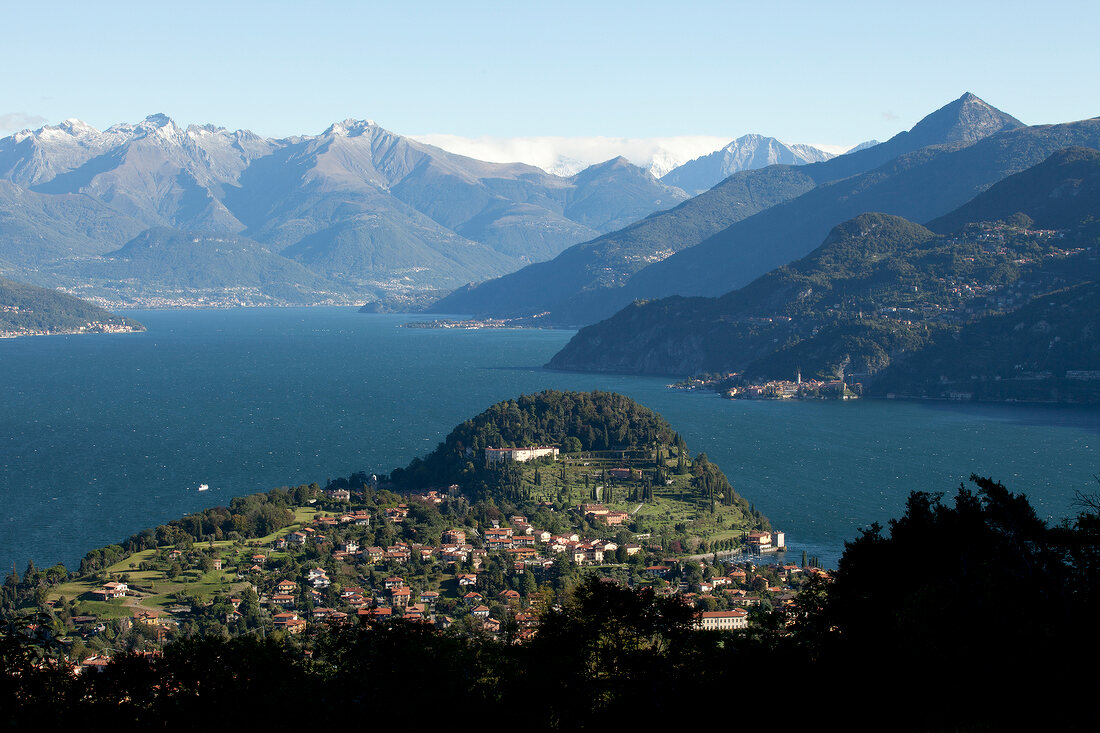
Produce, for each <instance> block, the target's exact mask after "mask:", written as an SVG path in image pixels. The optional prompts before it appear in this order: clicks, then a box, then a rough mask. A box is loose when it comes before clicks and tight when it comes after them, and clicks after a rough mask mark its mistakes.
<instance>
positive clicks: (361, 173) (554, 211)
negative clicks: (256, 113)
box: [0, 115, 687, 302]
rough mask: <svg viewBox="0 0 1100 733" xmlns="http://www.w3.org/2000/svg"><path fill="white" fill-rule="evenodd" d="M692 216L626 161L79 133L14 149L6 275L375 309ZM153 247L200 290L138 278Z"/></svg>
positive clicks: (220, 136) (149, 122) (124, 129)
mask: <svg viewBox="0 0 1100 733" xmlns="http://www.w3.org/2000/svg"><path fill="white" fill-rule="evenodd" d="M686 198H687V195H686V194H685V193H684V192H683V191H681V190H679V189H677V188H674V187H671V186H668V185H665V184H663V183H661V182H660V181H658V180H657V179H656V178H654V177H653V176H652V175H650V174H649V173H647V172H645V171H643V170H641V169H639V168H637V167H636V166H632V165H630V164H629V163H626V162H625V161H624V160H622V159H616V160H612V161H608V162H606V163H603V164H601V165H597V166H592V167H590V168H588V169H586V170H584V171H581V172H580V173H578V174H576V175H574V176H571V177H568V178H563V177H559V176H553V175H550V174H547V173H545V172H543V171H542V170H540V169H538V168H535V167H533V166H529V165H523V164H499V163H484V162H481V161H476V160H473V159H470V158H465V157H462V156H459V155H454V154H452V153H447V152H445V151H443V150H440V149H438V148H434V147H431V146H429V145H424V144H422V143H417V142H415V141H412V140H410V139H408V138H404V137H402V136H400V135H396V134H394V133H391V132H389V131H387V130H385V129H383V128H381V127H379V126H377V125H375V124H374V123H372V122H369V121H354V120H347V121H345V122H342V123H338V124H334V125H332V126H331V127H330V128H329V129H328V130H326V131H325V132H324V133H322V134H321V135H317V136H302V137H293V138H285V139H279V140H274V139H265V138H261V137H258V136H256V135H254V134H252V133H250V132H247V131H240V130H238V131H236V132H230V131H227V130H225V129H223V128H218V127H214V126H211V125H203V126H194V125H193V126H190V127H188V128H186V129H181V128H179V127H178V126H176V125H175V123H174V122H173V121H172V120H170V119H169V118H167V117H165V116H164V115H151V116H149V117H148V118H146V119H145V120H143V121H142V122H140V123H138V124H120V125H115V126H113V127H111V128H109V129H107V130H104V131H99V130H96V129H94V128H92V127H90V126H88V125H86V124H84V123H81V122H79V121H76V120H69V121H66V122H64V123H62V124H60V125H57V126H49V127H44V128H41V129H38V130H35V131H24V132H21V133H18V134H16V135H12V136H10V137H7V138H4V139H2V140H0V272H2V273H4V274H7V275H10V276H13V277H17V278H19V279H23V280H27V281H32V282H38V283H40V284H48V285H66V286H81V287H86V288H90V289H92V290H96V291H97V292H99V293H101V294H110V293H115V294H116V295H117V296H118V298H119V299H121V300H126V299H128V298H129V299H132V298H136V297H140V296H139V293H149V292H153V291H156V290H157V289H158V288H160V287H162V286H163V287H164V288H166V289H173V288H175V287H176V286H177V285H179V284H180V283H185V285H184V287H183V290H184V291H186V292H185V293H176V295H179V296H180V297H181V298H182V299H184V300H186V299H187V298H188V297H194V298H200V297H208V296H211V295H213V296H215V297H218V298H223V297H224V298H225V299H226V300H227V302H234V301H233V299H234V297H235V294H234V293H233V292H232V289H233V287H236V286H239V287H240V288H244V289H245V290H246V291H247V290H248V288H250V287H251V285H250V282H252V281H255V280H257V279H262V280H263V281H264V282H265V284H266V286H268V291H269V292H270V291H280V292H284V293H287V292H296V293H298V294H299V296H298V297H300V298H301V299H299V300H294V301H290V302H327V301H328V299H329V298H330V297H331V296H334V295H335V296H336V297H337V298H345V299H348V300H354V299H369V298H372V297H385V296H388V295H391V294H402V293H407V292H408V291H410V290H418V289H427V290H430V289H433V288H451V287H455V286H457V285H460V284H462V283H465V282H469V281H472V280H480V279H484V278H486V277H491V276H493V275H499V274H503V273H506V272H509V271H512V270H514V269H516V268H517V267H519V266H521V265H523V264H525V263H528V262H533V261H538V260H542V259H545V258H547V257H550V256H553V255H555V254H557V253H558V252H560V251H561V250H562V249H563V248H565V247H567V246H569V245H571V244H573V243H576V242H579V241H583V240H586V239H591V238H592V237H594V236H597V235H599V234H600V233H602V232H607V231H612V230H615V229H618V228H621V227H623V226H624V225H626V224H628V223H630V222H633V221H634V220H636V219H638V218H641V217H643V216H645V215H647V214H649V213H651V212H653V211H655V210H658V209H661V208H668V207H671V206H674V205H676V204H678V203H680V202H681V201H683V200H685V199H686ZM149 229H154V230H155V231H154V232H153V233H152V234H149V236H147V237H146V238H145V239H144V240H142V242H138V243H135V247H136V248H137V249H141V247H143V246H146V245H148V244H149V241H151V240H156V241H157V242H158V243H159V244H158V247H159V250H160V251H161V252H162V253H165V254H166V256H167V261H171V262H174V263H177V264H180V265H181V266H182V263H183V261H184V260H186V261H187V262H188V263H189V264H188V267H189V268H191V271H192V273H191V276H186V275H185V274H184V273H182V272H181V271H175V272H168V271H161V270H160V269H158V268H157V266H156V265H157V260H156V259H153V260H149V261H148V262H147V266H143V267H142V268H141V269H140V272H138V271H130V270H128V269H127V266H128V265H127V263H131V262H135V260H134V259H133V258H132V257H130V256H129V254H130V253H128V252H127V251H124V250H121V249H120V247H122V245H124V244H126V243H127V242H129V241H130V240H132V239H133V238H134V237H136V236H137V235H139V234H141V233H142V232H145V231H146V230H149ZM192 234H197V235H198V237H199V239H200V240H201V241H203V242H207V243H209V242H210V241H212V240H211V238H222V240H223V241H222V244H223V245H224V244H225V243H226V242H228V241H230V239H232V241H234V242H236V243H237V245H239V246H245V243H246V241H249V242H252V243H254V244H256V245H260V247H259V248H257V247H256V246H252V245H248V246H246V247H245V248H246V249H248V248H250V249H251V250H252V251H253V254H254V255H255V256H256V257H257V258H258V259H256V260H255V264H256V266H257V268H258V269H255V270H253V271H252V272H250V273H248V274H247V276H245V273H244V270H241V269H237V270H234V267H238V266H239V267H242V268H245V269H247V267H246V266H245V264H244V262H243V261H242V260H240V259H238V260H237V261H236V265H234V266H233V267H228V269H223V268H224V267H225V266H226V264H227V262H228V261H227V260H226V258H225V257H224V256H221V255H224V254H225V253H224V251H223V252H221V254H218V253H216V252H214V251H213V250H211V249H210V248H208V247H193V246H190V245H191V244H194V242H191V240H192V239H194V236H192ZM227 237H228V238H229V239H226V238H227ZM189 243H190V244H189ZM237 245H235V246H237ZM180 247H186V248H187V249H188V251H187V252H186V253H184V252H179V251H177V250H178V249H179V248H180ZM132 249H133V248H132ZM260 249H263V252H260ZM223 250H224V247H223ZM261 255H262V256H261ZM261 261H262V263H263V264H261ZM276 263H278V264H276ZM238 275H240V276H242V277H244V279H242V280H239V281H237V282H234V281H233V279H234V277H236V276H238ZM131 280H140V283H138V284H137V287H131V286H130V285H129V284H127V281H131ZM204 281H206V282H219V283H223V284H224V289H223V290H219V291H217V292H216V293H211V292H205V291H203V290H202V288H203V286H202V285H201V284H200V283H201V282H204ZM188 293H189V295H188ZM242 294H244V295H245V296H246V297H245V300H246V301H247V302H253V301H252V300H251V295H248V293H247V292H243V291H242V292H238V293H236V295H242ZM268 301H270V298H267V299H266V300H265V299H261V300H260V301H257V302H268Z"/></svg>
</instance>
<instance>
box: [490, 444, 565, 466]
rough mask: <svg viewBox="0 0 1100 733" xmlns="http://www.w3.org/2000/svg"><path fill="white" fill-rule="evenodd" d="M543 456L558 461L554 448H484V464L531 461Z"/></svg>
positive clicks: (555, 448) (556, 450) (556, 451)
mask: <svg viewBox="0 0 1100 733" xmlns="http://www.w3.org/2000/svg"><path fill="white" fill-rule="evenodd" d="M543 456H550V457H551V458H553V459H554V460H555V461H556V460H558V449H557V447H556V446H541V445H540V446H538V447H537V448H486V449H485V463H487V464H488V463H504V462H506V461H519V462H520V463H523V462H525V461H532V460H534V459H536V458H542V457H543Z"/></svg>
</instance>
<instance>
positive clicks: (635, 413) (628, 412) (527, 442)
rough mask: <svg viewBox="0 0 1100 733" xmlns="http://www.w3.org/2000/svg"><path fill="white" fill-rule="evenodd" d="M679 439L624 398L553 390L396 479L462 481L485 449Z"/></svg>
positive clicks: (468, 432) (488, 419)
mask: <svg viewBox="0 0 1100 733" xmlns="http://www.w3.org/2000/svg"><path fill="white" fill-rule="evenodd" d="M675 437H676V434H675V432H674V431H673V430H672V428H671V426H669V424H668V423H667V422H666V421H665V420H664V418H662V417H661V416H660V415H658V414H657V413H655V412H653V411H652V410H650V409H649V408H648V407H645V406H644V405H640V404H638V403H637V402H635V401H634V400H632V399H630V398H629V397H624V396H623V395H621V394H617V393H615V392H559V391H555V390H548V391H545V392H539V393H538V394H533V395H523V396H521V397H519V398H517V399H514V400H507V401H505V402H498V403H497V404H495V405H493V406H492V407H490V408H489V409H487V410H485V411H484V412H482V413H481V414H480V415H478V416H477V417H474V418H472V419H470V420H467V421H466V422H464V423H462V424H461V425H459V426H458V427H456V428H455V429H454V430H452V431H451V433H450V434H449V435H448V436H447V438H446V439H445V440H444V441H443V443H441V444H440V445H439V446H438V447H437V448H436V449H435V450H434V451H432V452H431V453H430V454H428V455H427V456H426V457H424V458H423V459H419V458H418V459H415V460H414V461H413V462H412V463H411V464H409V467H408V468H407V469H399V470H397V471H395V472H394V473H393V476H392V478H393V479H394V481H396V482H397V483H398V484H400V485H407V486H415V485H438V484H446V483H461V482H462V481H461V479H462V477H463V476H467V475H469V474H470V473H471V472H472V471H474V470H475V468H476V467H477V466H478V465H479V464H480V463H482V462H483V461H484V449H485V448H516V447H520V448H522V447H531V446H542V445H553V446H559V447H562V448H563V449H564V450H568V449H569V448H568V447H567V443H568V445H569V446H572V449H573V450H578V451H579V450H586V451H601V450H614V449H625V448H632V447H644V446H652V445H655V444H657V443H663V444H670V443H673V442H675ZM574 441H575V442H574Z"/></svg>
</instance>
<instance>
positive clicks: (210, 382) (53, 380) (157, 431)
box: [0, 308, 1100, 572]
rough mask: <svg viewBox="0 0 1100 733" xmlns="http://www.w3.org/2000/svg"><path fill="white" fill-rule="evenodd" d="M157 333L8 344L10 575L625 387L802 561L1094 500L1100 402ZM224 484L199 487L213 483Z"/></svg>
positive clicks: (531, 349) (350, 340)
mask: <svg viewBox="0 0 1100 733" xmlns="http://www.w3.org/2000/svg"><path fill="white" fill-rule="evenodd" d="M127 315H132V316H133V317H135V318H138V319H139V320H141V321H142V322H143V323H145V324H146V325H147V326H148V329H149V330H148V331H147V332H146V333H143V334H118V335H115V334H107V335H94V336H56V337H42V338H23V339H8V340H3V341H0V378H2V381H3V387H2V391H0V502H2V505H3V507H4V510H3V515H2V517H0V568H10V567H11V565H12V564H13V563H14V564H15V565H16V566H17V569H18V570H19V571H20V572H21V571H22V569H23V567H25V565H26V563H27V560H28V559H33V560H34V562H35V563H36V564H38V565H49V564H53V563H55V562H64V563H65V564H66V565H68V566H69V567H71V568H72V567H75V566H76V564H77V562H78V561H79V558H80V557H81V556H83V554H84V553H85V552H87V551H88V550H90V549H92V548H95V547H99V546H101V545H105V544H110V543H112V542H116V541H119V540H122V539H124V538H126V537H128V536H129V535H130V534H132V533H134V532H136V531H138V530H140V529H142V528H145V527H151V526H155V525H157V524H160V523H163V522H165V521H167V520H169V519H173V518H175V517H178V516H181V515H183V514H185V513H187V512H190V511H194V510H197V509H201V508H203V507H206V506H210V505H214V504H223V503H225V502H227V501H228V500H229V499H230V498H231V497H233V496H237V495H242V494H248V493H252V492H255V491H263V490H267V489H270V488H273V487H276V486H286V485H294V484H298V483H309V482H313V481H317V482H319V483H321V484H324V482H325V480H326V479H327V478H329V477H336V476H342V475H347V474H349V473H351V472H354V471H357V470H368V471H389V470H391V469H392V468H394V467H396V466H403V465H405V464H407V463H408V461H409V460H410V459H412V458H413V457H415V456H418V455H423V454H424V453H426V452H428V451H429V450H431V449H432V448H434V447H435V446H436V445H437V444H438V443H439V442H440V441H441V440H442V439H443V438H444V436H446V434H447V433H448V432H449V431H450V429H451V428H452V427H453V426H454V425H456V424H457V423H459V422H461V421H463V420H465V419H466V418H469V417H472V416H473V415H475V414H477V413H478V412H480V411H481V410H483V409H484V408H486V407H487V406H489V405H490V404H492V403H494V402H497V401H499V400H503V399H508V398H510V397H514V396H516V395H519V394H523V393H525V392H534V391H538V390H541V389H548V388H554V389H574V390H591V389H602V390H614V391H618V392H622V393H624V394H626V395H628V396H630V397H632V398H634V399H636V400H638V401H639V402H642V403H643V404H645V405H647V406H649V407H651V408H653V409H655V410H657V411H658V412H660V413H661V414H663V415H664V416H665V418H666V419H668V420H669V422H671V423H672V425H673V426H674V427H675V428H676V429H677V430H678V431H679V432H680V433H681V434H682V435H683V436H684V438H685V439H686V440H687V442H688V445H689V447H690V448H691V449H692V450H693V451H706V453H707V455H708V456H709V457H710V458H711V460H713V461H715V462H717V463H718V464H719V465H720V466H721V467H722V469H723V470H724V471H725V472H726V474H727V475H728V476H729V478H730V480H731V482H732V483H733V485H734V486H735V488H736V489H737V490H738V491H739V492H740V493H741V494H742V495H743V496H745V497H746V498H747V499H748V500H749V501H751V502H753V503H754V504H755V505H756V507H757V508H759V509H760V510H761V511H763V512H764V513H765V514H766V515H767V516H768V517H769V518H771V520H772V523H773V525H775V526H777V527H779V528H781V529H783V530H785V531H786V532H787V536H788V542H789V543H790V544H791V545H792V549H793V553H788V557H792V558H793V559H794V560H796V561H797V560H799V559H800V558H801V550H803V549H805V550H806V551H807V552H808V553H809V554H810V555H818V556H820V557H821V558H822V559H823V560H824V561H825V562H826V564H827V565H835V562H836V559H837V557H838V556H839V555H840V553H841V551H842V550H843V543H844V541H845V540H846V539H851V538H852V537H854V536H855V535H856V532H857V530H858V528H859V527H865V526H867V525H869V524H870V523H871V522H873V521H885V520H887V519H889V518H890V517H892V516H897V515H898V514H899V513H900V512H901V511H902V508H903V506H904V501H905V498H906V496H907V495H908V493H909V492H910V491H911V490H924V491H942V492H946V493H948V494H951V493H953V492H954V490H955V489H956V488H957V487H958V485H959V483H960V482H962V481H964V480H966V478H967V477H968V476H969V475H970V474H971V473H978V474H982V475H989V476H992V477H993V478H995V479H998V480H1000V481H1002V482H1004V483H1005V484H1006V485H1007V486H1008V487H1009V488H1010V489H1012V490H1013V491H1022V492H1024V493H1026V494H1027V495H1028V496H1029V498H1030V499H1031V500H1032V502H1033V504H1034V505H1035V506H1036V509H1037V511H1038V512H1039V514H1040V516H1042V517H1044V518H1049V519H1051V520H1057V519H1060V518H1062V517H1065V516H1070V515H1072V514H1073V513H1074V512H1075V509H1074V506H1073V499H1074V492H1075V491H1082V492H1089V493H1093V492H1096V491H1097V490H1098V489H1100V486H1098V485H1097V483H1096V480H1095V479H1094V474H1096V473H1100V461H1098V460H1097V451H1096V447H1097V445H1098V443H1100V409H1096V408H1071V407H1035V406H1013V405H958V404H955V405H948V404H944V403H906V402H877V401H870V400H867V401H859V402H851V403H840V402H820V403H814V402H789V403H778V402H747V401H736V402H735V401H729V400H723V399H720V398H718V397H717V396H715V395H711V394H704V393H683V392H678V391H674V390H669V389H666V388H665V384H666V383H667V382H668V381H669V380H667V379H654V378H647V377H628V376H615V375H591V374H575V373H560V372H550V371H546V370H544V369H542V368H541V366H540V365H541V364H544V363H545V362H546V361H547V360H548V359H549V358H550V356H551V355H552V354H553V353H554V352H555V351H557V350H558V349H559V348H561V347H562V346H563V345H564V344H565V343H566V341H568V340H569V338H570V337H571V335H572V332H567V331H534V330H490V331H456V330H444V331H440V330H423V329H405V328H399V327H398V326H399V324H401V323H403V322H406V321H408V320H410V317H409V316H390V315H364V314H358V313H356V312H355V310H354V309H350V308H311V309H237V310H208V311H201V310H200V311H138V312H132V313H127ZM202 483H205V484H209V486H210V490H209V491H207V492H203V493H199V492H198V491H197V490H196V488H197V487H198V485H199V484H202Z"/></svg>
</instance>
